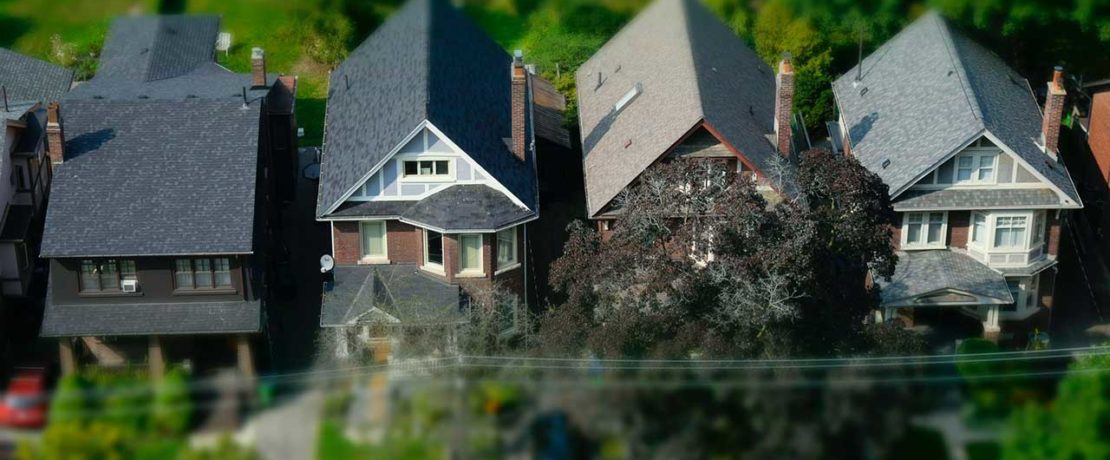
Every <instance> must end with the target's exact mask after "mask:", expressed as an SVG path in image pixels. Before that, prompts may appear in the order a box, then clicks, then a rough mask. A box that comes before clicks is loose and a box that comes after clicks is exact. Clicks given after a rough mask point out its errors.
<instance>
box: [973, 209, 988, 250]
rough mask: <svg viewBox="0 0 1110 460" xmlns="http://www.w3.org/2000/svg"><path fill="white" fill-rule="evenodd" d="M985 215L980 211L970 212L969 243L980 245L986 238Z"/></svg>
mask: <svg viewBox="0 0 1110 460" xmlns="http://www.w3.org/2000/svg"><path fill="white" fill-rule="evenodd" d="M988 233H989V231H988V230H987V216H986V215H985V214H982V213H978V212H973V213H971V244H972V245H974V246H982V245H983V243H985V242H986V240H987V234H988Z"/></svg>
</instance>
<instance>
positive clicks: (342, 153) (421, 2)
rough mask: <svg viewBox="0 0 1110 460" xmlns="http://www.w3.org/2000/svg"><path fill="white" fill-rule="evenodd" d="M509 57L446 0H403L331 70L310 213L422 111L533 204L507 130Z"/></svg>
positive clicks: (530, 175) (335, 199) (330, 204)
mask: <svg viewBox="0 0 1110 460" xmlns="http://www.w3.org/2000/svg"><path fill="white" fill-rule="evenodd" d="M511 62H512V59H511V58H510V57H509V55H508V54H507V53H506V52H505V51H504V50H503V49H501V48H500V47H499V46H498V45H497V43H495V42H494V41H493V40H492V39H490V38H489V37H488V36H486V35H485V33H484V32H482V31H481V30H480V29H479V28H478V27H477V26H476V25H475V24H474V23H473V22H471V20H470V19H468V18H467V17H466V16H465V15H463V14H462V13H461V12H460V11H458V10H456V9H455V8H454V7H452V6H451V5H450V4H448V2H447V1H446V0H410V1H408V2H407V3H406V4H405V5H404V6H403V7H401V9H400V10H398V11H397V12H396V13H394V14H393V16H392V17H390V18H389V20H388V21H386V22H385V24H382V26H381V27H379V28H378V29H377V30H376V31H375V32H374V33H373V34H372V35H371V36H370V37H369V38H367V39H366V41H364V42H363V43H362V44H361V45H359V47H358V48H357V49H355V50H354V51H352V52H351V54H350V56H348V57H347V59H346V60H345V61H344V62H343V63H342V64H340V65H339V67H338V68H336V69H335V71H333V72H332V74H331V82H330V85H329V92H328V110H327V122H326V132H325V139H326V143H325V144H324V153H323V158H322V162H321V166H320V191H319V192H320V193H319V199H318V202H317V215H318V216H323V215H325V214H327V212H328V211H330V210H332V209H333V208H335V207H338V206H339V205H340V200H341V199H342V198H343V197H344V194H346V193H347V192H348V191H350V190H352V189H353V188H354V187H356V186H358V185H359V182H360V180H361V179H362V178H364V177H365V175H366V174H367V173H369V172H371V171H372V170H373V169H374V168H375V167H377V166H378V165H379V164H380V163H381V162H382V161H383V160H384V159H385V157H386V156H387V155H388V154H389V153H390V152H391V151H392V150H393V149H394V148H395V147H397V146H398V145H399V144H400V143H401V141H403V140H404V139H405V137H406V136H408V135H409V133H411V132H412V131H413V130H414V129H416V128H417V127H418V126H419V125H420V123H421V122H423V121H424V120H428V121H430V122H431V123H432V124H433V125H435V126H436V127H437V128H439V129H440V130H441V131H442V132H443V133H444V134H446V135H447V137H448V138H450V139H451V141H453V142H454V143H455V144H456V145H458V146H459V147H460V148H461V149H462V150H463V151H464V152H466V153H467V154H468V155H469V156H470V157H471V158H473V159H474V161H476V162H477V163H478V164H479V165H481V167H482V168H483V169H484V170H486V171H487V172H489V173H490V174H491V175H492V176H493V177H494V179H496V180H497V181H498V182H500V183H501V184H503V185H504V186H505V187H506V188H507V189H508V190H509V192H510V193H512V194H513V195H515V196H516V197H517V198H518V199H519V200H520V201H521V202H522V203H524V204H525V205H527V206H528V207H529V208H530V210H531V211H532V212H535V211H537V208H538V205H537V201H538V200H537V191H536V176H535V165H534V163H533V162H534V160H535V159H534V158H533V157H532V156H529V158H527V161H524V162H522V161H520V160H518V159H517V158H516V157H515V156H514V155H513V153H511V152H510V150H509V147H508V146H507V144H506V141H505V139H508V138H511V137H512V129H511V114H510V72H509V70H510V63H511Z"/></svg>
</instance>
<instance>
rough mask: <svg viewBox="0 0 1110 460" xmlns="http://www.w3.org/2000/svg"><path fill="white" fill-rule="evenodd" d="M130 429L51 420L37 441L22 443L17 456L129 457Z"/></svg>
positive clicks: (58, 459) (31, 459)
mask: <svg viewBox="0 0 1110 460" xmlns="http://www.w3.org/2000/svg"><path fill="white" fill-rule="evenodd" d="M134 443H135V436H134V433H132V432H131V431H129V430H127V429H126V428H124V427H121V426H118V425H113V424H108V423H99V422H93V423H90V424H88V425H81V424H78V423H51V424H50V426H49V427H48V428H47V429H46V431H44V432H43V435H42V440H41V441H40V442H39V443H38V444H30V443H24V444H21V445H20V447H19V450H18V452H16V458H18V459H21V460H71V459H84V460H123V459H129V458H132V457H133V455H132V453H133V448H134Z"/></svg>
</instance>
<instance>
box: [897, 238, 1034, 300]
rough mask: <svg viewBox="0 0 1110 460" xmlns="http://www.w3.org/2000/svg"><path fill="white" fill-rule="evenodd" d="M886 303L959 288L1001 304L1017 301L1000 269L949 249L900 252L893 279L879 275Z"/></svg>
mask: <svg viewBox="0 0 1110 460" xmlns="http://www.w3.org/2000/svg"><path fill="white" fill-rule="evenodd" d="M875 283H876V284H877V285H878V286H879V288H880V291H879V294H880V296H881V297H882V303H883V304H884V305H912V304H914V303H916V300H917V298H920V297H924V296H929V295H936V294H941V295H943V294H944V293H945V292H949V291H955V292H959V293H967V294H970V295H974V296H979V297H982V298H984V299H985V300H986V301H988V302H992V303H997V304H1007V303H1013V301H1014V299H1013V297H1012V296H1011V295H1010V289H1009V287H1008V286H1007V285H1006V279H1005V278H1004V277H1003V276H1002V274H1000V273H999V272H997V271H994V270H991V269H990V268H988V267H987V266H986V265H983V264H982V263H980V262H979V261H977V260H975V259H972V258H971V257H970V256H968V255H966V254H961V253H959V252H955V251H949V250H947V249H939V250H934V251H907V252H900V253H898V266H897V267H896V268H895V270H894V275H893V276H891V278H890V281H887V280H884V279H881V278H878V279H876V280H875Z"/></svg>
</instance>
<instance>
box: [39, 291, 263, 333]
mask: <svg viewBox="0 0 1110 460" xmlns="http://www.w3.org/2000/svg"><path fill="white" fill-rule="evenodd" d="M47 292H50V289H47ZM261 329H262V308H261V303H260V302H258V301H241V302H174V303H119V304H73V305H58V304H55V303H53V302H52V299H50V298H48V299H47V301H46V312H45V313H44V314H43V319H42V330H41V332H40V335H41V336H43V337H78V336H120V335H150V334H157V335H174V334H230V333H252V332H258V331H260V330H261Z"/></svg>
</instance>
